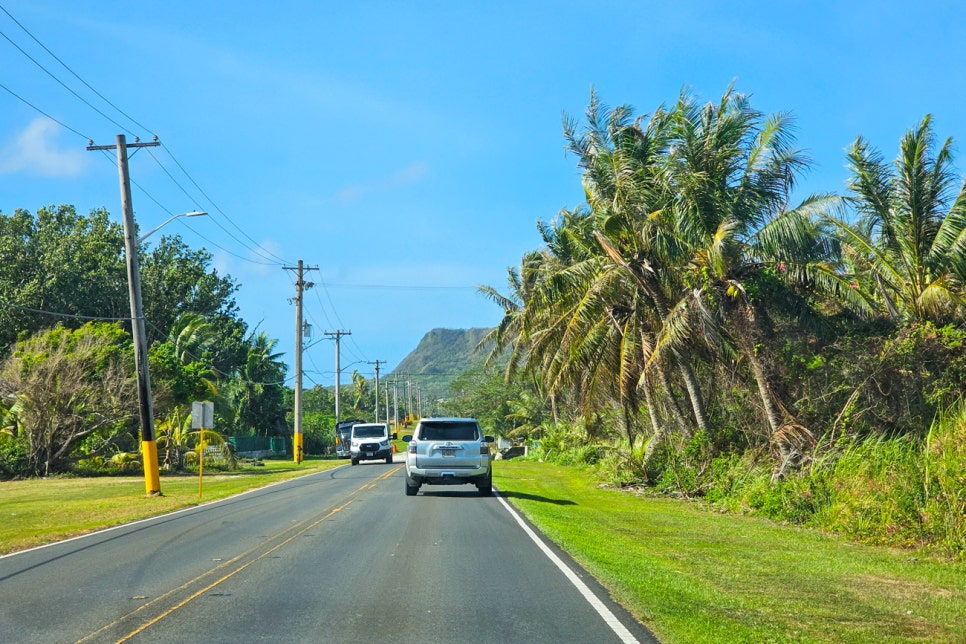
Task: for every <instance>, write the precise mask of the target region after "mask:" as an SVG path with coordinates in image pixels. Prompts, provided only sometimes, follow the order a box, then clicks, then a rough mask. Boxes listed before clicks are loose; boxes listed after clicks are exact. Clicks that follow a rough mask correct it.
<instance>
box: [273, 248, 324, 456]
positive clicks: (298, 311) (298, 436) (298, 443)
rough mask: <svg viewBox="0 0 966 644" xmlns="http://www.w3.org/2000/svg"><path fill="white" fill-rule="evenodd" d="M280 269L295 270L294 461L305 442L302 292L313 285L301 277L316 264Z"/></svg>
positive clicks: (299, 264) (301, 454)
mask: <svg viewBox="0 0 966 644" xmlns="http://www.w3.org/2000/svg"><path fill="white" fill-rule="evenodd" d="M282 270H286V271H295V272H296V273H295V409H294V410H293V413H292V415H293V416H294V417H295V419H294V420H295V428H294V431H293V433H292V458H293V459H294V460H295V462H296V463H301V462H302V456H303V450H304V449H305V447H304V445H305V442H304V440H303V436H302V333H303V330H302V326H303V322H302V293H303V291H305V289H308V288H312V286H314V285H313V284H312V282H306V281H305V280H303V279H302V273H303V271H305V270H309V271H317V270H319V267H318V266H304V265H303V262H302V260H301V259H300V260H299V263H298V266H283V267H282Z"/></svg>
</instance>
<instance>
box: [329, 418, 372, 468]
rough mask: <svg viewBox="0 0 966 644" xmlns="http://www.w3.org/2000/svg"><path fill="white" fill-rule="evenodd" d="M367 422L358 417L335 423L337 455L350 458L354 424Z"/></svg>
mask: <svg viewBox="0 0 966 644" xmlns="http://www.w3.org/2000/svg"><path fill="white" fill-rule="evenodd" d="M362 422H365V421H363V420H360V419H358V418H353V419H352V420H343V421H341V422H338V423H336V425H335V455H336V456H338V457H339V458H349V445H350V444H351V442H352V440H351V438H352V426H353V425H357V424H358V423H362Z"/></svg>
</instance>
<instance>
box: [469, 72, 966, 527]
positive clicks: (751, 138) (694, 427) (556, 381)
mask: <svg viewBox="0 0 966 644" xmlns="http://www.w3.org/2000/svg"><path fill="white" fill-rule="evenodd" d="M563 132H564V138H565V142H566V148H567V150H568V152H569V153H571V154H572V155H573V156H574V157H575V158H576V160H577V164H578V166H579V168H580V170H581V178H582V186H583V189H584V194H585V201H584V203H582V204H580V205H579V206H577V207H576V208H574V209H565V210H562V211H561V212H560V213H559V214H558V215H557V216H556V217H554V218H553V219H552V220H551V221H540V222H539V223H538V226H539V231H540V235H541V237H542V241H543V245H542V247H541V248H539V249H536V250H533V251H531V252H528V253H526V254H525V255H524V256H523V257H522V259H521V262H520V265H519V266H517V267H511V268H510V269H508V279H507V287H506V289H504V290H501V289H498V288H495V287H492V286H484V287H481V289H480V290H481V292H482V293H483V294H484V295H485V296H487V297H488V298H490V299H491V300H492V301H493V302H494V303H495V304H497V305H498V306H499V307H500V308H501V309H502V310H503V311H504V316H503V318H502V320H501V321H500V323H499V325H498V326H497V327H496V328H495V329H494V330H493V331H492V332H491V333H490V335H489V336H488V337H487V339H486V342H487V343H488V344H486V345H485V346H486V347H487V350H488V358H489V361H490V364H491V365H499V367H500V369H501V370H502V377H503V380H504V382H505V383H512V388H513V391H514V392H515V393H514V396H513V403H512V404H504V405H502V406H501V405H497V406H496V407H494V405H493V400H492V399H491V400H489V401H488V402H484V401H483V400H479V401H478V402H484V407H482V408H481V410H480V411H481V414H491V413H492V410H494V409H500V410H501V411H500V414H501V418H497V419H494V420H495V422H497V423H502V424H504V425H507V424H509V425H515V426H516V427H522V428H524V429H523V431H518V432H517V434H518V436H519V437H520V438H521V440H524V441H529V442H530V443H531V444H539V446H540V448H541V450H542V451H541V452H540V453H541V454H544V455H546V454H547V453H548V450H550V448H555V449H556V450H557V453H558V454H562V453H569V454H570V455H571V458H574V459H576V460H577V461H580V460H586V461H588V462H598V461H600V462H606V463H607V468H608V472H609V474H610V476H611V478H612V480H614V481H615V482H618V483H620V484H622V485H626V484H645V485H663V486H665V487H666V489H669V490H673V491H675V493H685V494H688V495H706V494H707V493H708V492H709V490H711V489H714V488H715V487H716V486H717V487H718V488H720V487H721V486H724V487H728V486H733V484H734V480H735V478H736V477H741V476H744V475H746V474H747V473H748V472H750V471H756V470H757V471H760V470H762V469H767V471H768V476H769V479H770V482H771V485H773V486H780V485H781V482H782V481H784V480H786V479H787V478H789V477H791V476H793V475H794V474H795V473H797V472H800V471H805V470H808V471H811V470H812V468H814V467H817V465H818V464H819V463H822V464H824V465H826V466H828V465H829V464H830V463H833V462H835V461H836V459H835V458H832V457H833V456H836V455H837V456H836V458H837V457H840V456H842V455H843V454H845V453H846V452H848V451H849V450H854V449H855V446H856V445H859V444H862V443H865V442H869V443H868V444H873V443H875V442H877V441H878V442H879V443H881V442H882V441H891V440H901V441H904V442H905V443H907V444H910V445H914V446H924V445H925V444H926V443H927V442H928V441H929V440H930V439H932V440H933V441H934V442H933V444H932V448H929V449H935V446H936V444H935V441H936V440H937V436H936V435H935V434H934V433H933V428H934V422H935V421H936V419H937V418H939V417H941V416H942V415H943V414H944V413H946V412H948V411H949V410H951V409H953V408H954V405H955V404H956V403H957V401H959V400H960V399H961V397H962V395H963V391H964V382H966V380H964V378H963V376H964V375H966V352H964V346H966V345H964V340H966V336H964V332H963V331H964V330H963V322H964V312H966V308H964V305H966V300H964V295H966V292H964V283H966V189H964V184H963V181H962V180H961V178H960V177H959V176H958V175H957V174H956V171H955V169H954V166H953V155H952V139H951V138H947V139H945V140H939V139H937V138H936V135H935V133H934V127H933V123H932V119H931V117H930V116H926V117H924V118H923V119H922V120H921V121H920V122H919V123H917V124H915V125H914V126H913V127H912V128H911V129H910V130H909V131H908V132H907V133H906V134H905V135H904V136H903V137H902V139H901V141H900V142H899V151H898V155H897V156H896V157H895V159H894V161H891V162H890V161H888V160H886V158H885V156H884V155H883V154H882V153H881V152H880V151H879V150H877V149H876V148H874V147H873V146H872V145H871V144H870V143H869V142H868V141H867V140H866V139H865V138H863V137H861V136H859V137H858V138H856V139H855V140H854V141H853V142H852V144H851V145H849V146H848V148H847V150H846V153H845V160H846V163H847V166H848V168H849V173H850V174H849V179H848V186H847V188H848V189H847V192H846V193H845V194H807V195H805V196H804V197H801V196H798V195H800V194H801V188H800V184H801V180H802V177H803V176H804V174H805V173H806V171H807V170H808V169H809V167H810V159H809V157H808V155H807V153H806V152H805V151H804V150H803V149H801V148H799V147H798V146H797V144H796V137H795V128H794V120H793V117H792V116H791V114H789V113H778V114H763V113H761V112H759V111H758V110H756V109H755V108H754V107H753V106H752V105H751V102H750V100H749V98H748V97H747V96H745V95H743V94H741V93H739V92H737V91H735V90H734V88H729V89H728V90H727V91H726V92H725V93H724V95H723V96H722V97H721V99H720V100H718V101H712V102H702V101H700V100H698V99H697V98H696V97H695V96H694V95H693V94H692V93H690V92H688V91H683V92H682V93H681V95H680V96H679V97H678V99H677V100H676V102H674V103H673V104H671V105H662V106H659V107H658V108H657V109H655V110H654V111H653V113H651V114H645V115H635V114H634V111H633V109H632V108H631V107H629V106H619V107H617V108H614V109H610V108H607V107H605V106H604V105H603V104H602V102H601V101H600V99H599V97H598V96H597V95H596V94H595V93H592V95H591V100H590V104H589V106H588V107H587V109H586V111H585V114H584V117H583V119H574V118H569V117H568V118H565V120H564V124H563ZM481 346H482V345H481ZM479 377H480V378H482V380H483V381H484V382H486V381H487V377H486V376H482V375H481V376H479ZM490 382H492V381H490ZM507 386H510V385H509V384H508V385H507ZM491 388H492V386H491ZM483 390H485V388H484V389H483ZM483 390H478V391H477V392H474V394H473V395H480V393H479V392H480V391H483ZM521 391H522V392H523V394H525V395H520V392H521ZM463 402H464V403H465V404H469V403H471V402H472V401H465V400H464V401H463ZM508 419H514V422H509V421H508ZM954 425H955V423H954ZM947 440H948V441H949V443H948V444H947V445H946V446H945V447H949V449H951V450H953V452H955V453H960V452H962V455H964V456H966V432H964V430H963V423H962V422H960V423H959V425H958V428H956V427H954V428H953V429H952V430H950V434H949V436H948V437H947ZM922 449H926V447H922ZM944 449H945V448H944ZM956 450H958V451H956ZM921 454H925V452H921ZM944 454H945V452H944ZM922 460H923V459H920V461H922ZM954 460H955V459H954ZM920 465H921V463H920ZM926 469H928V467H927V468H926ZM725 471H727V472H728V474H727V475H724V474H723V472H725ZM738 471H741V472H744V474H737V473H736V472H738ZM933 471H935V470H933ZM964 471H966V467H962V468H960V470H959V474H958V475H956V476H959V477H960V478H959V479H956V478H955V476H954V478H953V480H954V481H956V480H958V483H957V484H956V486H954V488H955V489H957V490H959V491H958V492H957V494H958V496H955V498H954V499H953V501H952V503H953V505H952V506H951V507H952V511H953V513H954V514H955V512H956V510H957V509H958V512H959V515H960V519H959V523H958V525H959V528H958V529H959V530H960V531H961V532H960V535H962V518H961V517H962V513H963V511H964V510H966V489H964V488H966V476H964V474H963V473H964ZM917 472H918V473H919V474H922V467H921V466H920V468H919V470H917ZM929 476H930V475H929V474H928V473H927V474H926V475H925V476H924V477H923V480H926V481H927V483H926V487H927V488H928V486H929V485H928V479H929ZM723 479H728V480H727V482H723ZM957 486H958V487H957ZM729 489H733V488H729ZM935 489H938V487H937V486H936V485H934V486H933V490H935ZM960 538H962V536H961V537H960Z"/></svg>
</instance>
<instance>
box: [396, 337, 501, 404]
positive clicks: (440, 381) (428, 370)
mask: <svg viewBox="0 0 966 644" xmlns="http://www.w3.org/2000/svg"><path fill="white" fill-rule="evenodd" d="M490 331H491V329H488V328H486V329H484V328H473V329H433V330H432V331H429V332H428V333H426V335H424V336H423V338H422V340H420V341H419V344H418V345H417V346H416V348H415V349H413V350H412V351H410V352H409V354H408V355H407V356H406V357H405V358H403V359H402V361H401V362H400V363H399V364H398V365H397V366H396V368H395V369H393V370H392V371H391V372H390V373H389V377H390V378H393V377H395V378H398V379H399V380H400V381H405V380H408V379H409V378H411V379H412V382H413V384H414V386H415V385H418V386H419V389H420V391H421V392H422V400H423V413H424V414H431V413H433V412H434V411H435V409H434V407H435V403H436V402H437V401H439V400H441V399H445V398H449V397H450V396H452V395H453V392H452V391H450V384H451V383H452V382H453V380H455V379H456V378H457V377H458V376H460V375H462V374H463V373H465V372H467V371H469V370H470V369H473V368H474V367H477V366H479V365H480V364H481V363H482V361H483V358H484V356H485V353H482V352H477V351H476V347H477V345H479V343H480V341H481V340H482V339H483V338H484V337H485V336H486V334H487V333H489V332H490ZM414 396H415V394H414ZM413 404H414V405H415V404H416V402H415V400H414V401H413Z"/></svg>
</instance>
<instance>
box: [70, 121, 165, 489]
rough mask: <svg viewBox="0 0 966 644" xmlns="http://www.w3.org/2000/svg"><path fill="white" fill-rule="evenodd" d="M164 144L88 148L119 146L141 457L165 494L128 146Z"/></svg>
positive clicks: (149, 478)
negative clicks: (155, 416)
mask: <svg viewBox="0 0 966 644" xmlns="http://www.w3.org/2000/svg"><path fill="white" fill-rule="evenodd" d="M158 145H161V143H160V142H159V141H157V139H155V140H154V141H151V142H148V143H142V142H141V141H139V140H138V139H134V143H128V142H127V139H126V138H125V137H124V135H123V134H118V135H117V141H116V143H115V144H114V145H94V142H93V141H88V145H87V149H88V150H116V151H117V172H118V175H119V177H120V181H121V211H122V213H123V215H124V252H125V255H126V259H127V286H128V296H129V299H130V301H131V336H132V337H133V338H134V369H135V371H137V381H138V410H139V413H140V419H141V458H142V459H143V460H144V491H145V492H146V493H147V494H148V495H149V496H157V495H160V494H161V478H160V476H159V474H158V444H157V439H156V438H155V435H154V408H153V403H152V400H151V374H150V373H149V371H148V342H147V335H146V334H145V330H144V306H143V302H142V300H141V270H140V267H139V266H138V237H137V227H136V226H135V223H134V207H133V206H132V205H131V177H130V174H129V172H128V163H127V149H128V148H146V147H154V146H158Z"/></svg>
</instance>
